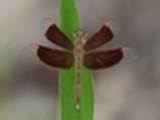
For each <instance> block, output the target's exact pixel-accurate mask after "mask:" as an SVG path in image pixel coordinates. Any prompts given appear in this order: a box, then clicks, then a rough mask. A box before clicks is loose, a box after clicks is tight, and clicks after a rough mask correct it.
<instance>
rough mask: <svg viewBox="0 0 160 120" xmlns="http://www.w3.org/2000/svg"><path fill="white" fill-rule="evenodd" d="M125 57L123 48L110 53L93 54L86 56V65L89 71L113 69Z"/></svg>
mask: <svg viewBox="0 0 160 120" xmlns="http://www.w3.org/2000/svg"><path fill="white" fill-rule="evenodd" d="M122 57H123V50H122V48H117V49H113V50H109V51H100V52H91V53H88V54H86V55H84V61H83V62H84V65H85V66H86V67H87V68H89V69H102V68H108V67H111V66H113V65H115V64H117V63H119V62H120V60H121V59H122Z"/></svg>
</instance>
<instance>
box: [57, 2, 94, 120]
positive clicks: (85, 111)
mask: <svg viewBox="0 0 160 120" xmlns="http://www.w3.org/2000/svg"><path fill="white" fill-rule="evenodd" d="M60 27H61V30H62V31H63V32H64V33H65V34H66V35H67V36H68V37H69V38H70V39H71V40H74V39H73V33H74V31H75V30H77V29H79V28H80V20H79V16H78V13H77V8H76V4H75V0H60ZM75 75H76V69H75V66H73V67H72V68H71V69H67V70H60V71H59V80H60V81H59V94H60V117H61V120H92V119H93V107H94V94H93V80H92V73H91V71H89V70H88V69H86V68H85V67H84V66H82V67H81V100H80V109H79V110H77V109H76V101H75V82H76V79H75V78H76V76H75Z"/></svg>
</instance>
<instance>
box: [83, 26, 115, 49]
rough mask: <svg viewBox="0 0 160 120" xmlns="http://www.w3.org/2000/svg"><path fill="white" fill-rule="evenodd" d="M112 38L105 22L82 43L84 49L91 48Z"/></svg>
mask: <svg viewBox="0 0 160 120" xmlns="http://www.w3.org/2000/svg"><path fill="white" fill-rule="evenodd" d="M112 38H113V33H112V31H111V29H110V28H109V27H108V25H107V24H105V25H103V26H102V27H101V29H100V30H99V31H98V32H97V33H95V34H94V35H93V36H92V37H91V38H90V39H89V40H88V41H87V42H86V44H85V45H84V49H85V50H92V49H94V48H97V47H100V46H101V45H103V44H105V43H106V42H109V41H110V40H111V39H112Z"/></svg>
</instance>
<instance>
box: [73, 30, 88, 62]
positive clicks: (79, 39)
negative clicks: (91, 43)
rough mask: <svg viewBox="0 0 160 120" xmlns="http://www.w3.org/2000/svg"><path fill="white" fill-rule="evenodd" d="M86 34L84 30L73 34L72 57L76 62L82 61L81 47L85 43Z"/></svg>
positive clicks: (82, 51)
mask: <svg viewBox="0 0 160 120" xmlns="http://www.w3.org/2000/svg"><path fill="white" fill-rule="evenodd" d="M85 37H86V33H85V32H84V30H82V29H79V30H77V31H76V32H75V40H74V56H75V59H76V61H77V62H80V61H82V60H83V55H84V49H83V46H84V44H85V42H86V39H85Z"/></svg>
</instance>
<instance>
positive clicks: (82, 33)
mask: <svg viewBox="0 0 160 120" xmlns="http://www.w3.org/2000/svg"><path fill="white" fill-rule="evenodd" d="M74 36H75V37H76V38H80V39H84V38H85V37H86V36H87V34H86V32H85V30H84V29H78V30H76V31H75V34H74Z"/></svg>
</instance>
